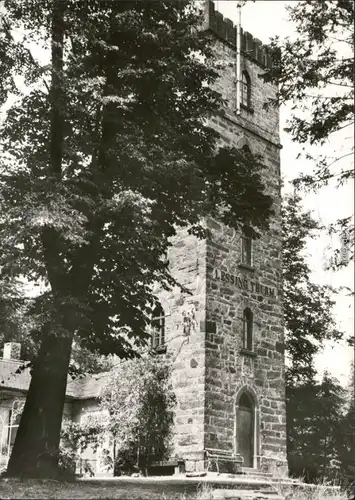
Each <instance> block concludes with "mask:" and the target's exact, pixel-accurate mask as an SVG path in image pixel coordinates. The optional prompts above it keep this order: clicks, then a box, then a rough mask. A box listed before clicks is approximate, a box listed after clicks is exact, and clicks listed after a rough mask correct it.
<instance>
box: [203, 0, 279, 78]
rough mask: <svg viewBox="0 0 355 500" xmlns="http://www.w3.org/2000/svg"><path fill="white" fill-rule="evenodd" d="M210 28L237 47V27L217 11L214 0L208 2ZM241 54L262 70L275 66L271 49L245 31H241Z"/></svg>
mask: <svg viewBox="0 0 355 500" xmlns="http://www.w3.org/2000/svg"><path fill="white" fill-rule="evenodd" d="M208 28H209V29H210V30H211V31H213V33H215V34H216V35H217V36H218V37H219V38H220V39H222V40H223V41H224V42H226V43H228V44H229V45H231V46H232V47H234V48H235V47H236V39H237V27H236V26H235V24H234V23H233V21H231V20H230V19H228V18H226V17H224V16H223V15H222V14H221V13H220V12H218V11H217V10H216V9H215V5H214V3H213V1H212V0H208ZM241 52H242V53H243V55H244V56H245V57H248V58H249V59H251V60H252V61H254V62H256V63H257V64H258V65H259V66H261V67H262V68H268V69H271V68H272V66H273V57H272V54H271V50H270V48H269V47H268V46H267V45H263V43H262V42H261V41H260V40H258V39H257V38H254V37H253V35H251V34H250V33H248V31H243V29H241Z"/></svg>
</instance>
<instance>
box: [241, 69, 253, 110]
mask: <svg viewBox="0 0 355 500" xmlns="http://www.w3.org/2000/svg"><path fill="white" fill-rule="evenodd" d="M240 102H241V104H242V105H243V106H245V107H247V108H251V79H250V76H249V73H248V72H247V71H243V72H242V82H241V86H240Z"/></svg>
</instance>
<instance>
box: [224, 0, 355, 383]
mask: <svg viewBox="0 0 355 500" xmlns="http://www.w3.org/2000/svg"><path fill="white" fill-rule="evenodd" d="M292 3H294V2H290V1H288V2H284V1H271V0H259V1H258V0H256V1H250V0H248V1H247V2H246V4H245V5H244V6H243V7H242V9H241V12H242V14H241V23H242V27H243V29H244V31H248V32H249V33H251V34H252V35H253V36H254V37H256V38H259V39H260V40H261V41H262V42H263V43H265V44H267V43H268V41H269V39H270V38H271V37H274V36H276V35H278V36H279V37H280V38H283V37H285V36H291V37H293V36H295V32H294V28H293V26H292V24H291V23H290V22H289V21H288V20H287V17H288V14H287V11H286V9H285V7H286V6H287V5H290V4H292ZM215 6H216V9H217V10H219V11H220V12H221V13H222V14H223V15H224V16H225V17H228V18H229V19H231V20H232V21H234V23H236V21H237V2H236V1H232V0H227V1H225V0H215ZM289 113H290V109H289V107H282V108H281V110H280V140H281V144H282V145H283V149H282V150H281V171H282V176H283V179H284V181H285V190H286V191H287V190H289V189H290V187H289V185H288V181H290V180H291V179H293V178H295V177H296V176H297V175H298V174H299V173H301V172H306V171H309V170H310V169H311V168H312V164H311V163H310V162H308V163H307V162H305V161H304V160H297V159H296V158H297V155H298V153H299V152H300V151H301V146H300V145H299V144H297V143H293V142H292V141H291V139H290V137H289V136H288V134H287V133H286V132H285V131H284V130H283V128H284V127H285V124H286V120H287V116H288V115H289ZM346 134H347V136H348V135H349V132H346V133H345V132H344V133H343V134H341V133H340V134H338V136H337V137H335V138H334V140H332V142H331V143H329V144H326V145H325V146H323V147H322V154H323V153H325V152H327V153H328V152H329V155H334V152H336V153H339V152H341V148H342V145H343V144H344V143H345V142H346V137H347V136H345V135H346ZM347 140H348V141H349V139H347ZM350 141H353V138H352V139H350ZM349 161H350V163H351V161H352V160H351V159H350V160H349ZM303 205H304V208H305V209H309V210H312V213H313V216H314V217H316V218H318V219H320V220H321V221H322V222H323V223H324V224H329V223H332V222H335V220H337V219H338V218H341V217H345V216H348V215H350V214H352V213H354V185H353V183H349V185H347V186H346V187H343V188H342V189H341V190H339V189H336V188H335V187H334V185H331V186H329V187H327V188H323V189H322V190H321V191H320V192H318V193H313V194H307V195H303ZM336 243H337V242H336V241H331V240H330V239H329V238H327V237H325V236H324V237H322V238H320V239H316V240H315V241H312V242H310V243H309V245H308V248H307V253H308V262H309V265H310V267H311V269H312V271H313V273H312V279H313V280H314V281H316V282H317V283H320V284H328V285H331V286H334V287H340V286H348V287H349V288H351V289H354V265H353V263H351V264H350V265H349V266H348V267H347V268H346V269H344V270H342V271H338V272H336V273H335V272H331V271H325V270H324V264H325V259H326V257H327V256H329V255H330V253H329V252H330V251H329V250H327V248H326V247H327V245H329V244H330V245H332V244H334V245H336ZM335 299H336V306H335V308H334V317H335V318H336V320H337V323H338V327H339V328H340V329H342V330H343V331H345V332H347V333H348V334H349V335H353V332H354V301H353V298H352V297H349V296H346V294H345V293H341V294H338V295H337V296H335ZM353 359H354V350H353V348H350V347H348V346H347V345H345V344H341V345H339V344H337V345H335V344H333V343H328V344H327V346H326V347H325V349H324V350H323V352H322V353H321V355H319V356H318V357H317V359H316V367H317V369H318V370H319V373H320V374H322V373H323V372H324V371H325V370H327V371H329V372H330V373H331V374H333V375H334V376H335V377H337V378H338V379H339V381H340V382H341V383H342V384H347V383H348V380H349V373H350V364H351V362H352V360H353Z"/></svg>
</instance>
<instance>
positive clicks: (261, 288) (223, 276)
mask: <svg viewBox="0 0 355 500" xmlns="http://www.w3.org/2000/svg"><path fill="white" fill-rule="evenodd" d="M213 277H214V278H216V279H219V280H221V281H225V282H226V283H230V284H232V285H235V286H236V287H237V288H241V289H242V290H247V291H249V292H251V293H259V294H261V295H265V296H266V297H276V290H275V288H271V287H269V286H266V285H261V284H260V283H258V282H257V281H252V280H249V279H247V278H245V276H237V275H234V274H231V273H227V272H225V271H221V270H220V269H214V270H213Z"/></svg>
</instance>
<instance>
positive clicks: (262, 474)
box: [242, 467, 272, 477]
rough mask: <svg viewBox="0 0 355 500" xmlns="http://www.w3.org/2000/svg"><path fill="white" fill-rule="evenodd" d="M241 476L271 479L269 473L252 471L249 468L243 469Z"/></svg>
mask: <svg viewBox="0 0 355 500" xmlns="http://www.w3.org/2000/svg"><path fill="white" fill-rule="evenodd" d="M242 474H244V475H247V476H255V477H272V473H271V472H264V471H262V470H259V469H252V468H251V467H243V468H242Z"/></svg>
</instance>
